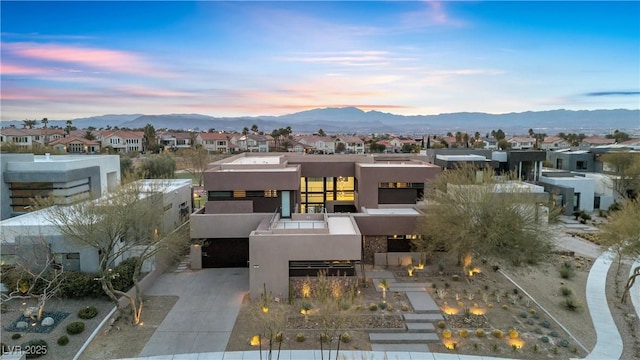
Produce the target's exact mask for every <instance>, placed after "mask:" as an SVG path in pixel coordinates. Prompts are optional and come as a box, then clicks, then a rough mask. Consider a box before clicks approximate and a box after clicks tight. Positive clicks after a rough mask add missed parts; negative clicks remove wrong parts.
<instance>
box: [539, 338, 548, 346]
mask: <svg viewBox="0 0 640 360" xmlns="http://www.w3.org/2000/svg"><path fill="white" fill-rule="evenodd" d="M540 341H542V342H543V343H545V344H546V343H548V342H549V337H548V336H542V337H540Z"/></svg>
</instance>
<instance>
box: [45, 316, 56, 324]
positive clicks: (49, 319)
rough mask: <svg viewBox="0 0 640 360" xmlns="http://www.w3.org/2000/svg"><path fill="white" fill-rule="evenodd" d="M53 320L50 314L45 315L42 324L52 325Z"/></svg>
mask: <svg viewBox="0 0 640 360" xmlns="http://www.w3.org/2000/svg"><path fill="white" fill-rule="evenodd" d="M53 323H54V321H53V318H52V317H50V316H47V317H46V318H44V319H42V326H51V325H53Z"/></svg>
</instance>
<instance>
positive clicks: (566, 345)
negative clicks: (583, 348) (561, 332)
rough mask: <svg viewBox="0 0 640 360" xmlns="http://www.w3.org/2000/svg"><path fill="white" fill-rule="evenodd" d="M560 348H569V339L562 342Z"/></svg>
mask: <svg viewBox="0 0 640 360" xmlns="http://www.w3.org/2000/svg"><path fill="white" fill-rule="evenodd" d="M560 346H562V347H569V341H568V340H567V339H562V340H560Z"/></svg>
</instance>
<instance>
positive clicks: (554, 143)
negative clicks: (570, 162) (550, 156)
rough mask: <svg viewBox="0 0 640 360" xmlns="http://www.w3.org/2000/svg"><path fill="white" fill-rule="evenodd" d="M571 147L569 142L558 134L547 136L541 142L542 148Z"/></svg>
mask: <svg viewBox="0 0 640 360" xmlns="http://www.w3.org/2000/svg"><path fill="white" fill-rule="evenodd" d="M569 147H571V144H569V142H568V141H567V140H565V139H563V138H561V137H558V136H547V137H546V138H544V140H542V142H541V143H540V149H541V150H560V149H568V148H569Z"/></svg>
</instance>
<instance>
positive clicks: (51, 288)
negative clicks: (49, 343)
mask: <svg viewBox="0 0 640 360" xmlns="http://www.w3.org/2000/svg"><path fill="white" fill-rule="evenodd" d="M5 246H7V245H5ZM15 251H16V254H15V257H16V259H15V265H14V266H13V267H12V268H9V269H3V274H2V277H3V282H4V283H6V284H7V285H8V287H9V292H7V293H3V294H2V295H1V296H0V300H1V301H2V303H3V304H4V303H6V302H8V301H10V300H13V299H36V300H37V306H36V309H37V311H36V313H35V314H33V313H31V314H30V316H31V318H32V319H33V320H37V321H41V320H42V313H43V312H44V307H45V306H46V304H47V302H48V301H49V300H51V299H52V298H53V297H55V296H56V295H57V293H58V291H59V290H60V286H61V284H62V279H63V273H64V266H63V264H58V263H57V262H56V258H55V255H54V254H53V252H52V251H51V248H50V246H49V244H47V243H46V242H45V240H44V239H43V238H42V237H41V236H36V237H29V239H23V240H22V243H20V244H18V245H16V248H15Z"/></svg>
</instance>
